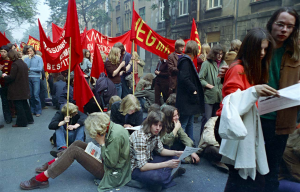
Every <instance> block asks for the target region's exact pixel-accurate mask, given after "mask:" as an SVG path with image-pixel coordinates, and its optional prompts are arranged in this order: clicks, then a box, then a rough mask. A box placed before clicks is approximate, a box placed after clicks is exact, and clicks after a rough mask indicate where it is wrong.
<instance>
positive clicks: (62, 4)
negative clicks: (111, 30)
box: [45, 0, 110, 30]
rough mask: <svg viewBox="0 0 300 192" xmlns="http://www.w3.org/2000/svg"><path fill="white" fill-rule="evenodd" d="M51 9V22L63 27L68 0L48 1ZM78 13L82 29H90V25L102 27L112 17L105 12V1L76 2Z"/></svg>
mask: <svg viewBox="0 0 300 192" xmlns="http://www.w3.org/2000/svg"><path fill="white" fill-rule="evenodd" d="M45 4H47V5H48V6H49V7H50V9H51V16H50V22H54V23H55V24H57V25H60V26H61V27H62V26H63V25H64V24H65V20H66V15H67V9H68V1H66V0H46V2H45ZM76 4H77V13H78V18H79V21H83V23H81V22H79V24H80V27H81V29H82V30H83V29H84V27H86V28H87V29H88V24H89V23H90V24H91V25H92V27H101V26H104V25H106V24H107V23H109V22H110V17H109V16H108V15H107V13H106V11H105V10H104V6H103V5H105V0H76Z"/></svg>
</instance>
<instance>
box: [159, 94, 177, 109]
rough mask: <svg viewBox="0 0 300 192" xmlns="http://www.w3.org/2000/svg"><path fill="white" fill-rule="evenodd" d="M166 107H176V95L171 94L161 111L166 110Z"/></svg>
mask: <svg viewBox="0 0 300 192" xmlns="http://www.w3.org/2000/svg"><path fill="white" fill-rule="evenodd" d="M166 105H171V106H173V107H175V105H176V93H171V94H170V95H169V97H168V99H167V101H166V102H165V103H164V104H163V105H162V106H161V107H160V109H162V108H164V106H166Z"/></svg>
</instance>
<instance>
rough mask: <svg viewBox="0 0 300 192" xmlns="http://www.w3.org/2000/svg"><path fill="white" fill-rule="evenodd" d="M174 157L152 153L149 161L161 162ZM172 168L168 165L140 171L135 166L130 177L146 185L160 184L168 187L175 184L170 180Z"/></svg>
mask: <svg viewBox="0 0 300 192" xmlns="http://www.w3.org/2000/svg"><path fill="white" fill-rule="evenodd" d="M174 158H176V157H163V156H160V155H154V156H153V160H152V161H149V163H161V162H164V161H168V160H171V159H174ZM172 170H173V169H172V168H169V167H166V168H161V169H155V170H150V171H140V169H139V168H135V169H134V170H133V171H132V174H131V177H132V179H133V180H136V181H139V182H141V183H143V184H145V185H147V186H153V185H160V186H162V187H163V188H169V187H172V186H174V185H176V184H175V183H174V182H172V179H173V177H171V173H172Z"/></svg>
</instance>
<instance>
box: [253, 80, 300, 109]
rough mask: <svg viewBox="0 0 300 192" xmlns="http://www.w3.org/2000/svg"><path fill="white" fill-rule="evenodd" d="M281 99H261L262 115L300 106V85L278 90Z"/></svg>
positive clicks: (259, 101)
mask: <svg viewBox="0 0 300 192" xmlns="http://www.w3.org/2000/svg"><path fill="white" fill-rule="evenodd" d="M278 92H279V95H280V97H274V96H271V97H260V98H259V100H258V112H259V114H260V115H263V114H267V113H270V112H273V111H278V110H281V109H286V108H289V107H294V106H298V105H300V84H299V83H298V84H296V85H292V86H289V87H286V88H284V89H280V90H278Z"/></svg>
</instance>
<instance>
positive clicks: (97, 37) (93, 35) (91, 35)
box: [86, 29, 131, 58]
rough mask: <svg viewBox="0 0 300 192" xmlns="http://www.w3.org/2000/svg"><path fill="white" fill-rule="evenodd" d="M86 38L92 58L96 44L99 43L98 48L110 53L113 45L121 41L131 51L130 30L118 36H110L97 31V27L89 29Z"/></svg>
mask: <svg viewBox="0 0 300 192" xmlns="http://www.w3.org/2000/svg"><path fill="white" fill-rule="evenodd" d="M86 38H87V39H86V41H87V49H88V50H89V51H90V53H91V58H93V57H94V52H95V50H94V47H95V44H97V46H98V49H99V50H100V51H102V52H104V53H105V54H106V55H108V53H109V52H110V50H111V48H112V47H113V45H114V44H115V43H118V42H121V43H122V44H123V45H124V46H125V49H126V51H127V52H129V53H131V42H130V31H128V32H127V33H125V34H123V35H121V36H118V37H108V36H105V35H102V34H101V33H100V32H98V31H96V30H95V29H91V30H88V31H87V34H86Z"/></svg>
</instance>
